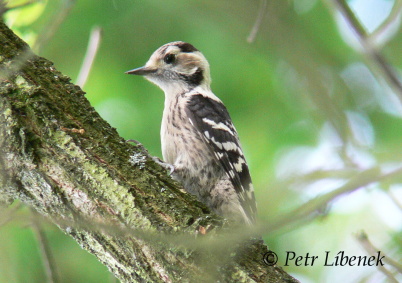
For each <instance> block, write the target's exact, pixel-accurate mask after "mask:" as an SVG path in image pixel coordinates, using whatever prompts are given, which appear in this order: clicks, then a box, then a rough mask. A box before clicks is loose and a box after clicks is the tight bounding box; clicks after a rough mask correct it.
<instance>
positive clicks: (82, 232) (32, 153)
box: [0, 22, 296, 282]
mask: <svg viewBox="0 0 402 283" xmlns="http://www.w3.org/2000/svg"><path fill="white" fill-rule="evenodd" d="M0 169H1V171H0V201H1V202H2V203H3V204H9V203H11V202H12V201H14V200H20V201H22V202H23V203H25V204H27V205H29V206H30V207H32V208H34V209H35V210H36V211H38V212H39V213H40V214H41V215H43V216H45V217H47V218H48V219H50V220H51V221H53V222H54V223H55V224H56V225H58V226H59V227H60V229H62V230H63V231H64V232H65V233H67V234H69V235H71V236H72V237H73V238H74V239H75V240H76V241H77V243H78V244H79V245H80V246H81V247H83V248H84V249H86V250H87V251H89V252H90V253H92V254H94V255H95V256H96V257H97V258H98V259H99V260H100V261H101V262H102V263H103V264H105V265H106V266H107V267H108V268H109V270H110V271H111V272H113V273H114V274H115V276H116V277H117V278H119V279H120V280H121V281H123V282H190V281H191V282H203V281H204V282H213V281H218V280H219V281H221V282H254V281H255V282H296V281H295V280H294V279H293V278H292V277H290V276H289V275H287V274H286V273H285V272H284V271H283V270H282V269H280V268H278V267H276V266H267V265H265V264H264V262H263V260H262V258H263V255H264V254H265V253H266V252H267V251H268V250H267V247H266V246H265V245H264V244H263V243H262V241H261V240H258V239H253V240H247V241H245V240H244V239H243V241H242V242H241V243H239V241H236V239H231V241H227V239H226V238H225V237H227V236H228V235H230V231H232V230H231V229H230V228H228V227H229V226H230V225H227V223H225V221H223V220H222V219H221V218H219V217H218V216H216V215H213V214H211V212H210V211H209V209H208V208H206V207H205V206H204V205H203V204H201V203H199V202H198V201H196V200H195V198H194V197H193V196H191V195H188V194H186V193H184V192H183V191H182V190H180V185H179V184H177V183H175V182H174V181H172V180H171V178H170V177H169V176H168V175H167V174H166V172H165V171H164V170H163V169H162V168H161V167H160V166H159V165H157V164H155V163H154V162H153V160H152V159H151V158H150V156H149V155H148V153H147V151H146V150H145V149H143V148H141V146H136V145H133V144H129V143H126V142H125V140H123V139H122V138H121V137H120V136H119V135H118V133H117V132H116V130H115V129H114V128H112V127H111V126H110V125H109V124H108V123H107V122H106V121H104V120H103V119H102V118H101V117H100V116H99V114H98V113H97V112H96V111H95V110H94V108H93V107H92V106H91V105H90V103H89V102H88V100H87V99H86V98H85V93H84V92H83V91H82V90H81V89H80V88H79V87H78V86H76V85H74V84H72V83H70V79H69V78H68V77H66V76H64V75H63V74H61V73H60V72H58V71H57V70H56V69H55V68H54V66H53V64H52V63H51V62H49V61H48V60H46V59H44V58H41V57H38V56H36V55H34V54H33V53H32V51H31V50H30V49H29V47H28V46H27V45H26V44H25V43H24V42H23V41H22V40H21V39H19V38H18V37H17V36H16V35H15V34H14V33H13V32H12V31H11V30H9V29H8V28H7V26H6V25H4V23H3V22H0ZM205 228H206V231H207V232H206V233H204V230H205ZM200 231H201V233H200ZM204 234H205V235H204ZM222 241H224V242H226V243H230V245H229V244H226V245H225V244H222V243H223V242H222ZM218 247H219V248H218Z"/></svg>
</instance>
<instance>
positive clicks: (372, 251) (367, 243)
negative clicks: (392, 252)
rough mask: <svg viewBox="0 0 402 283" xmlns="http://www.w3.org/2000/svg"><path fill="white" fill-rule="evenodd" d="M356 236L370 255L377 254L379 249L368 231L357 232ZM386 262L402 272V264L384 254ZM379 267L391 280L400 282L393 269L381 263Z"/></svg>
mask: <svg viewBox="0 0 402 283" xmlns="http://www.w3.org/2000/svg"><path fill="white" fill-rule="evenodd" d="M355 237H356V239H357V241H358V242H359V243H360V244H361V246H362V247H363V248H364V249H365V250H366V252H367V253H368V254H369V255H374V254H376V253H377V252H378V249H377V248H376V247H374V245H373V244H372V243H371V242H370V240H369V239H368V236H367V233H366V232H364V231H361V232H360V233H357V234H356V236H355ZM382 254H383V255H384V253H382ZM384 262H386V263H388V264H389V265H391V266H393V267H395V268H396V269H397V270H398V272H399V273H402V266H401V265H400V264H399V263H398V262H396V261H394V260H393V259H391V258H389V257H388V256H384ZM377 267H378V269H379V270H380V271H381V272H382V273H384V274H385V275H386V276H387V277H388V279H389V280H390V282H395V283H397V282H398V280H396V278H395V277H394V275H393V274H392V273H391V271H389V270H388V269H386V268H385V267H384V266H382V265H381V264H379V265H378V266H377Z"/></svg>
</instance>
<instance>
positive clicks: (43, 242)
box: [31, 210, 60, 283]
mask: <svg viewBox="0 0 402 283" xmlns="http://www.w3.org/2000/svg"><path fill="white" fill-rule="evenodd" d="M31 211H32V216H33V217H32V219H31V225H32V228H33V231H34V232H35V235H36V238H37V240H38V244H39V248H40V252H41V255H42V260H43V264H44V267H45V271H46V277H47V281H48V282H49V283H57V282H59V281H60V280H59V279H58V276H57V271H56V264H55V261H54V259H53V256H52V252H51V251H50V247H49V244H48V242H47V239H46V235H45V233H44V232H43V229H42V226H41V224H40V222H39V221H38V218H39V214H37V213H36V212H34V210H31Z"/></svg>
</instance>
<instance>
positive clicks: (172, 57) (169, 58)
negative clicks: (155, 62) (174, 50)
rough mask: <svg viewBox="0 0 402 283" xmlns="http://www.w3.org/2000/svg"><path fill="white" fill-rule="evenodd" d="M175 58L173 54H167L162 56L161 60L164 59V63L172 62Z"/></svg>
mask: <svg viewBox="0 0 402 283" xmlns="http://www.w3.org/2000/svg"><path fill="white" fill-rule="evenodd" d="M175 60H176V56H175V55H174V54H167V55H166V56H165V58H163V61H165V63H166V64H172V63H174V61H175Z"/></svg>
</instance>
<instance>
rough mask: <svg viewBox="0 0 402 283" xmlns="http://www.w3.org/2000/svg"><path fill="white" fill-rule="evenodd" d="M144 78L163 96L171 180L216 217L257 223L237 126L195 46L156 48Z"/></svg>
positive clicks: (164, 150) (141, 72)
mask: <svg viewBox="0 0 402 283" xmlns="http://www.w3.org/2000/svg"><path fill="white" fill-rule="evenodd" d="M126 73H127V74H132V75H140V76H144V77H145V78H146V79H148V80H149V81H151V82H152V83H154V84H156V85H157V86H159V87H160V88H161V89H162V90H163V91H164V93H165V105H164V110H163V117H162V127H161V144H162V155H163V159H164V162H166V163H168V164H171V165H172V166H173V168H174V169H173V172H172V177H173V178H174V179H176V180H177V181H179V182H180V183H182V185H183V187H184V189H185V190H186V191H187V192H189V193H191V194H194V195H195V196H197V198H198V199H199V200H200V201H201V202H203V203H205V204H206V205H207V206H208V207H209V208H211V209H212V210H213V211H214V212H215V213H217V214H219V215H222V216H223V217H226V218H228V219H232V220H235V221H238V222H241V223H246V224H250V225H252V224H254V223H255V218H256V211H257V208H256V202H255V198H254V189H253V184H252V182H251V177H250V172H249V168H248V166H247V163H246V159H245V157H244V154H243V150H242V148H241V146H240V141H239V137H238V134H237V132H236V129H235V127H234V126H233V123H232V120H231V118H230V116H229V113H228V111H227V109H226V107H225V106H224V105H223V103H222V101H221V100H220V99H219V98H218V97H217V96H216V95H215V94H213V93H212V91H211V88H210V84H211V78H210V71H209V64H208V61H207V60H206V58H205V57H204V55H203V54H202V53H201V52H200V51H199V50H198V49H196V48H195V47H194V46H193V45H191V44H189V43H186V42H182V41H175V42H171V43H167V44H165V45H163V46H161V47H160V48H158V49H157V50H156V51H155V52H154V53H153V54H152V56H151V57H150V59H149V60H148V62H147V63H146V64H145V66H143V67H140V68H137V69H133V70H130V71H127V72H126Z"/></svg>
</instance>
